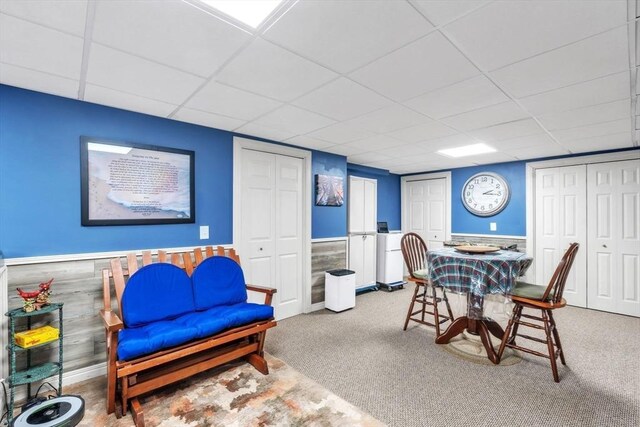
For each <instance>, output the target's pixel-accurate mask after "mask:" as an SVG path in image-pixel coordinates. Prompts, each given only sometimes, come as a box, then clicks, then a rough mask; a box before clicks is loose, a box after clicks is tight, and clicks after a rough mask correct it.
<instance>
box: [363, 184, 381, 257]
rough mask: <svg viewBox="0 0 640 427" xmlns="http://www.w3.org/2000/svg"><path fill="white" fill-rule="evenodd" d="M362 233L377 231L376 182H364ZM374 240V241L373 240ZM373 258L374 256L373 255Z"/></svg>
mask: <svg viewBox="0 0 640 427" xmlns="http://www.w3.org/2000/svg"><path fill="white" fill-rule="evenodd" d="M363 183H364V189H363V191H364V209H363V217H364V232H365V233H375V232H376V231H377V203H378V197H377V194H376V193H377V192H378V191H377V182H376V181H370V180H364V181H363ZM373 240H375V239H373ZM374 256H375V254H374Z"/></svg>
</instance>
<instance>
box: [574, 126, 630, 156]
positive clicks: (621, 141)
mask: <svg viewBox="0 0 640 427" xmlns="http://www.w3.org/2000/svg"><path fill="white" fill-rule="evenodd" d="M562 145H563V146H564V147H566V148H568V149H569V150H571V152H572V153H587V152H590V151H599V150H613V149H616V148H631V147H632V146H633V138H632V135H631V131H626V132H620V133H615V134H611V135H602V136H594V137H590V138H584V139H575V140H573V141H568V142H563V143H562Z"/></svg>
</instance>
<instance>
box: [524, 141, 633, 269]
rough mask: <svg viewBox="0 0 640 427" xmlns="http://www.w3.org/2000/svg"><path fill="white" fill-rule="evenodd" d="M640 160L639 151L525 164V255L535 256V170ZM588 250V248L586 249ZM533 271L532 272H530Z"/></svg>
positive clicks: (533, 266) (534, 266)
mask: <svg viewBox="0 0 640 427" xmlns="http://www.w3.org/2000/svg"><path fill="white" fill-rule="evenodd" d="M634 159H638V160H640V150H629V151H617V152H615V153H603V154H591V155H585V156H574V157H563V158H561V159H554V160H542V161H539V162H529V163H527V164H526V178H525V179H526V181H525V187H526V207H527V219H526V222H527V235H526V246H527V255H528V256H531V257H533V256H534V255H535V253H536V252H535V231H536V230H535V212H536V210H535V203H536V195H535V188H536V185H535V184H536V182H535V178H536V175H535V171H536V169H544V168H555V167H562V166H577V165H588V164H593V163H607V162H616V161H619V160H634ZM586 249H587V250H588V248H586ZM535 268H536V263H535V261H534V263H533V265H532V266H531V268H529V271H527V274H526V279H529V280H530V279H531V278H533V277H536V276H535ZM532 270H533V271H532Z"/></svg>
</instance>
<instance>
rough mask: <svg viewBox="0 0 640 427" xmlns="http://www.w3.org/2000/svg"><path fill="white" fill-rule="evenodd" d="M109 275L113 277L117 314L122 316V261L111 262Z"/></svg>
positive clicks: (113, 260)
mask: <svg viewBox="0 0 640 427" xmlns="http://www.w3.org/2000/svg"><path fill="white" fill-rule="evenodd" d="M111 274H112V276H113V287H114V288H115V290H116V298H117V299H118V312H119V313H120V314H122V306H121V301H122V294H123V293H124V274H123V271H122V261H120V258H114V259H112V260H111Z"/></svg>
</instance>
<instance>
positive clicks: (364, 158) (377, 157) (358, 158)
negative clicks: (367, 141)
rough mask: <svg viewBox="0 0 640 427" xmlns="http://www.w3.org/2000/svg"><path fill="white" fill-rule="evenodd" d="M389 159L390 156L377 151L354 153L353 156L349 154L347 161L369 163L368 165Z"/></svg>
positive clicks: (361, 163)
mask: <svg viewBox="0 0 640 427" xmlns="http://www.w3.org/2000/svg"><path fill="white" fill-rule="evenodd" d="M387 159H389V157H387V156H385V155H383V154H380V153H376V152H375V151H373V152H371V153H364V154H354V155H351V156H347V161H348V162H349V163H357V164H360V165H367V166H368V165H369V164H370V163H372V162H380V161H386V160H387Z"/></svg>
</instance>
